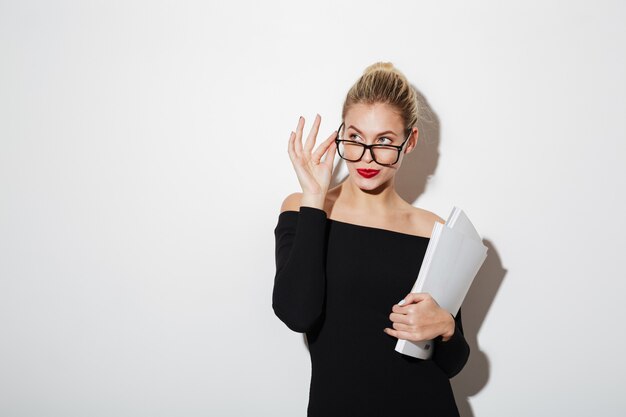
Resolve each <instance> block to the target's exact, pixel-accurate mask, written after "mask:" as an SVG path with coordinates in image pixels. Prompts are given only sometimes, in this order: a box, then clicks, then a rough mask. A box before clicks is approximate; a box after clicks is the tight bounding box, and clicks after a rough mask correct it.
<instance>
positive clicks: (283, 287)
mask: <svg viewBox="0 0 626 417" xmlns="http://www.w3.org/2000/svg"><path fill="white" fill-rule="evenodd" d="M327 221H328V220H327V215H326V212H325V211H324V210H321V209H317V208H313V207H308V206H301V207H300V211H299V212H295V211H285V212H282V213H280V215H279V218H278V224H277V225H276V228H275V229H274V235H275V238H276V275H275V277H274V289H273V292H272V308H273V309H274V313H275V314H276V316H278V318H280V319H281V320H282V321H283V322H284V323H285V324H286V325H287V327H289V328H290V329H291V330H293V331H295V332H299V333H304V332H307V331H308V330H309V329H310V328H311V327H312V326H313V325H314V324H315V323H316V321H317V319H318V318H319V317H320V316H321V314H322V311H323V305H324V298H325V292H326V272H325V271H326V246H327V245H326V224H327Z"/></svg>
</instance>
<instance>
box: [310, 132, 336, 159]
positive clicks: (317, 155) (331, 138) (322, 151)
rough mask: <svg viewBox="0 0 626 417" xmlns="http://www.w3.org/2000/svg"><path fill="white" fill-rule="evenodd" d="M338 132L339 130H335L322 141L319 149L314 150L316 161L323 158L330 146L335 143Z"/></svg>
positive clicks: (313, 156)
mask: <svg viewBox="0 0 626 417" xmlns="http://www.w3.org/2000/svg"><path fill="white" fill-rule="evenodd" d="M336 134H337V131H334V132H333V133H331V134H330V136H329V137H328V138H327V139H326V140H325V141H324V142H322V143H321V144H320V146H318V147H317V149H316V150H315V152H313V155H312V159H313V160H315V161H321V160H322V155H324V154H325V153H326V151H328V150H329V147H331V146H332V145H333V143H334V140H335V137H336Z"/></svg>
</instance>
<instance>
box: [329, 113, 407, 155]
mask: <svg viewBox="0 0 626 417" xmlns="http://www.w3.org/2000/svg"><path fill="white" fill-rule="evenodd" d="M344 124H345V122H341V124H340V125H339V129H337V135H339V132H341V128H342V127H343V125H344ZM412 131H413V128H409V129H408V133H409V136H407V137H406V139H404V142H402V144H400V145H381V144H378V143H373V144H371V145H366V144H364V143H361V142H357V141H355V140H347V139H339V138H337V139H335V143H336V144H337V155H339V157H340V158H341V159H345V160H346V161H350V162H359V161H360V160H361V158H363V155H365V151H366V150H367V149H369V150H370V154H371V155H372V159H373V160H374V162H376V163H377V164H378V165H382V166H391V165H395V164H396V163H397V162H398V161H399V160H400V152H402V148H403V147H404V144H405V143H406V141H407V140H409V138H410V137H411V134H412V133H413V132H412ZM339 142H349V143H356V144H358V145H361V147H362V148H363V153H362V154H361V156H360V157H359V159H357V160H356V161H353V160H352V159H347V158H344V157H343V156H341V153H339ZM383 147H384V148H396V149H397V150H398V155H397V156H396V160H395V161H394V162H393V163H391V164H381V163H380V162H378V161H377V160H376V156H374V152H372V148H383Z"/></svg>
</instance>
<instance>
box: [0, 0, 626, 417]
mask: <svg viewBox="0 0 626 417" xmlns="http://www.w3.org/2000/svg"><path fill="white" fill-rule="evenodd" d="M624 21H626V4H625V3H624V2H622V1H596V2H593V3H591V2H583V1H570V2H566V3H565V2H559V1H545V0H543V1H516V2H502V1H487V0H482V1H474V2H466V1H454V2H430V1H429V2H426V1H415V2H410V3H409V2H399V1H386V2H382V3H381V2H379V1H348V2H343V3H341V4H337V3H335V2H330V1H318V2H315V3H313V2H307V3H296V2H291V1H282V2H277V1H266V2H251V1H250V2H235V1H233V2H228V4H227V3H226V2H219V3H218V2H206V1H197V2H181V1H169V2H165V1H147V0H143V1H132V2H126V1H125V2H112V1H90V2H74V1H39V2H36V1H7V0H2V1H0V61H1V63H0V415H2V416H11V417H18V416H64V417H67V416H91V417H97V416H206V415H211V416H246V415H257V416H304V415H305V410H306V404H307V400H308V384H309V378H310V360H309V357H308V352H307V350H306V345H305V344H304V339H303V337H302V335H300V334H297V333H293V332H291V331H290V330H289V329H288V328H287V327H286V326H284V325H283V324H282V322H280V320H279V319H278V318H276V317H275V316H274V315H273V311H272V308H271V291H272V285H273V278H274V236H273V229H274V227H275V225H276V221H277V217H278V212H279V208H280V204H281V202H282V200H283V198H284V197H285V196H286V195H287V194H289V193H291V192H294V191H299V185H298V182H297V178H296V176H295V174H294V172H293V168H292V167H291V163H290V161H289V158H288V155H287V151H286V145H287V139H288V135H289V132H290V131H291V130H292V129H294V128H295V126H296V123H297V118H298V116H300V115H304V117H305V118H306V119H307V125H306V127H305V129H306V131H307V132H308V128H309V126H310V124H311V122H312V120H313V117H314V116H315V113H317V112H319V113H320V114H321V115H322V126H321V132H320V136H323V137H327V135H328V134H330V132H331V131H332V130H334V129H335V128H336V126H337V125H338V124H339V121H340V110H341V105H342V102H343V98H344V96H345V93H346V92H347V90H348V88H349V87H350V85H351V84H352V83H353V82H354V81H355V80H356V78H358V76H359V75H360V74H361V72H362V70H363V69H364V68H365V67H366V66H367V65H369V64H371V63H373V62H375V61H378V60H385V61H391V62H393V63H394V64H396V65H397V66H398V67H399V68H400V69H401V70H402V71H404V73H405V74H406V75H407V77H408V78H409V79H410V80H411V81H412V82H413V83H414V85H415V87H416V88H417V89H418V90H419V91H420V92H421V94H423V96H424V98H425V99H426V100H427V102H428V104H429V106H430V108H431V109H432V111H433V112H434V113H435V115H436V119H434V120H433V121H432V122H431V123H429V124H428V125H425V127H424V129H423V135H422V139H423V141H422V142H421V144H420V146H419V147H418V148H417V150H416V152H414V153H413V154H411V158H410V159H407V160H406V161H405V165H403V170H402V171H401V172H400V174H399V175H401V178H400V189H401V191H402V193H403V195H405V196H406V198H407V199H408V200H409V202H411V203H413V204H414V205H416V206H420V207H424V208H427V209H429V210H432V211H435V212H436V213H438V214H439V215H441V216H442V217H445V216H447V214H448V213H449V211H450V209H451V208H452V206H453V205H459V206H461V207H463V208H464V209H465V210H466V211H467V212H468V213H469V215H470V216H471V217H472V219H473V220H474V221H475V223H476V224H477V225H478V226H479V230H480V231H481V232H482V233H483V234H484V236H485V239H486V242H487V243H488V244H489V245H490V254H491V256H490V257H489V258H488V261H487V263H486V265H485V266H484V267H483V269H482V271H481V273H480V275H479V277H478V278H477V281H476V282H475V284H474V286H473V287H472V289H471V292H470V295H469V296H468V297H469V298H468V300H466V304H465V307H464V308H465V309H466V310H467V312H466V313H464V319H465V323H466V334H467V337H468V339H469V340H470V342H471V345H472V357H471V359H470V362H469V364H468V365H467V367H466V368H465V370H464V371H463V372H462V373H461V374H460V375H459V376H458V377H456V378H454V379H453V383H454V388H455V390H456V396H457V400H458V404H459V407H460V409H461V411H462V414H463V416H464V417H486V416H504V415H505V416H509V417H515V416H555V415H567V416H590V415H602V416H622V415H624V413H625V412H626V396H624V395H623V394H624V391H623V390H624V377H623V375H624V373H625V372H626V360H625V359H624V348H625V346H624V341H625V338H624V333H623V323H622V322H623V320H622V319H623V318H624V312H623V308H622V300H623V294H624V292H625V290H626V283H625V282H626V280H625V278H626V276H625V274H624V272H623V267H622V260H623V257H624V255H623V252H624V246H625V245H624V232H626V227H625V220H624V216H623V212H624V205H625V203H626V197H625V195H624V189H626V168H625V167H624V160H625V157H626V134H625V133H624V116H625V115H626V77H625V76H624V74H626V26H625V25H624ZM338 169H341V167H340V168H338ZM428 176H431V179H430V181H428V182H426V179H427V178H428ZM422 191H423V192H422ZM407 401H411V399H409V398H407ZM416 406H419V405H416Z"/></svg>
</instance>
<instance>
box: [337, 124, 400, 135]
mask: <svg viewBox="0 0 626 417" xmlns="http://www.w3.org/2000/svg"><path fill="white" fill-rule="evenodd" d="M350 128H352V129H354V130H356V131H357V132H359V133H360V134H361V135H362V134H363V132H361V131H360V130H359V129H357V128H356V127H354V126H353V125H350V126H348V128H347V129H350ZM389 133H391V134H392V135H394V136H398V135H397V134H395V133H394V132H393V131H391V130H386V131H384V132H380V133H378V134H377V135H376V136H381V135H387V134H389Z"/></svg>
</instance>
